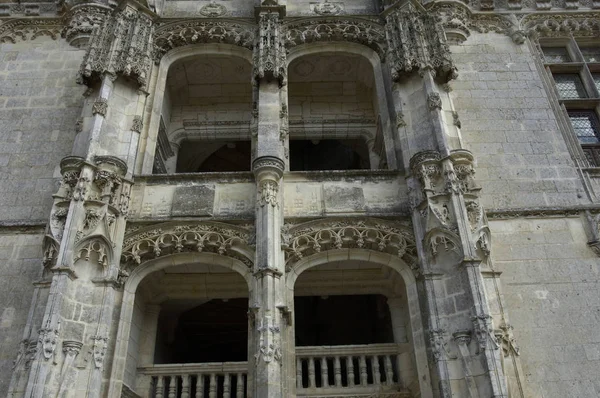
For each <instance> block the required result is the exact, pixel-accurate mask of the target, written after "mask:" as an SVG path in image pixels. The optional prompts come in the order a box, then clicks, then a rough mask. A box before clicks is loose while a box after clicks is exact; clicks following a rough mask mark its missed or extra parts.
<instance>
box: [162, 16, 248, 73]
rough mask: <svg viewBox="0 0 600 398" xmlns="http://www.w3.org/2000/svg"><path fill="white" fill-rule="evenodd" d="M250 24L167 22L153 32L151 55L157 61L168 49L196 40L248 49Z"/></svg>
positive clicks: (195, 42) (193, 42)
mask: <svg viewBox="0 0 600 398" xmlns="http://www.w3.org/2000/svg"><path fill="white" fill-rule="evenodd" d="M255 36H256V34H255V27H254V26H253V25H252V24H246V23H240V22H231V21H203V20H195V21H185V22H181V21H179V22H173V23H167V24H165V25H162V26H160V27H158V28H157V29H156V30H155V32H154V41H153V42H154V50H153V58H154V62H156V63H157V64H158V63H159V62H160V60H161V58H162V57H163V55H165V54H166V53H167V52H168V51H170V50H172V49H174V48H177V47H181V46H185V45H188V44H197V43H224V44H233V45H236V46H240V47H244V48H247V49H249V50H252V49H253V47H254V42H255Z"/></svg>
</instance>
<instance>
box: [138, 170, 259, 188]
mask: <svg viewBox="0 0 600 398" xmlns="http://www.w3.org/2000/svg"><path fill="white" fill-rule="evenodd" d="M206 181H209V182H217V183H233V182H253V181H254V174H252V172H250V171H235V172H222V173H221V172H217V173H176V174H142V175H138V176H135V182H136V183H140V182H141V183H146V184H148V185H159V184H167V185H174V184H181V183H186V182H206Z"/></svg>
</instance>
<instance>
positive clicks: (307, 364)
mask: <svg viewBox="0 0 600 398" xmlns="http://www.w3.org/2000/svg"><path fill="white" fill-rule="evenodd" d="M399 354H400V348H399V346H398V345H397V344H369V345H347V346H319V347H297V348H296V392H297V396H298V397H309V396H316V395H318V396H322V395H324V394H326V395H328V396H329V395H332V396H333V395H336V396H339V395H347V394H348V395H353V396H356V395H357V394H358V395H361V394H368V395H370V394H374V393H385V392H397V393H398V394H402V391H403V390H402V386H401V384H400V375H399V371H398V369H399V367H398V363H397V360H398V355H399ZM398 394H394V396H400V395H398ZM407 396H408V395H407Z"/></svg>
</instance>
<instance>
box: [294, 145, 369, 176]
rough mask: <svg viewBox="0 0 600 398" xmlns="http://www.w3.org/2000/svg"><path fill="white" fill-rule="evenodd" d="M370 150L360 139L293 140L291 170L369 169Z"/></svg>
mask: <svg viewBox="0 0 600 398" xmlns="http://www.w3.org/2000/svg"><path fill="white" fill-rule="evenodd" d="M369 166H370V164H369V150H368V148H367V145H366V143H365V142H364V141H363V140H360V139H353V140H291V141H290V170H291V171H319V170H361V169H369V168H370V167H369Z"/></svg>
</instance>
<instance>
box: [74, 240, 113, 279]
mask: <svg viewBox="0 0 600 398" xmlns="http://www.w3.org/2000/svg"><path fill="white" fill-rule="evenodd" d="M76 253H77V254H76V255H75V257H74V259H73V262H74V263H76V262H77V261H79V260H85V261H90V260H94V261H95V262H96V263H97V264H98V265H100V266H102V267H103V270H104V271H106V267H107V266H108V264H109V262H110V259H111V257H112V248H111V247H110V246H109V244H108V242H107V241H106V240H104V239H100V238H95V239H89V240H87V241H85V242H84V243H83V244H80V245H78V247H77V248H76ZM92 256H94V257H92Z"/></svg>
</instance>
